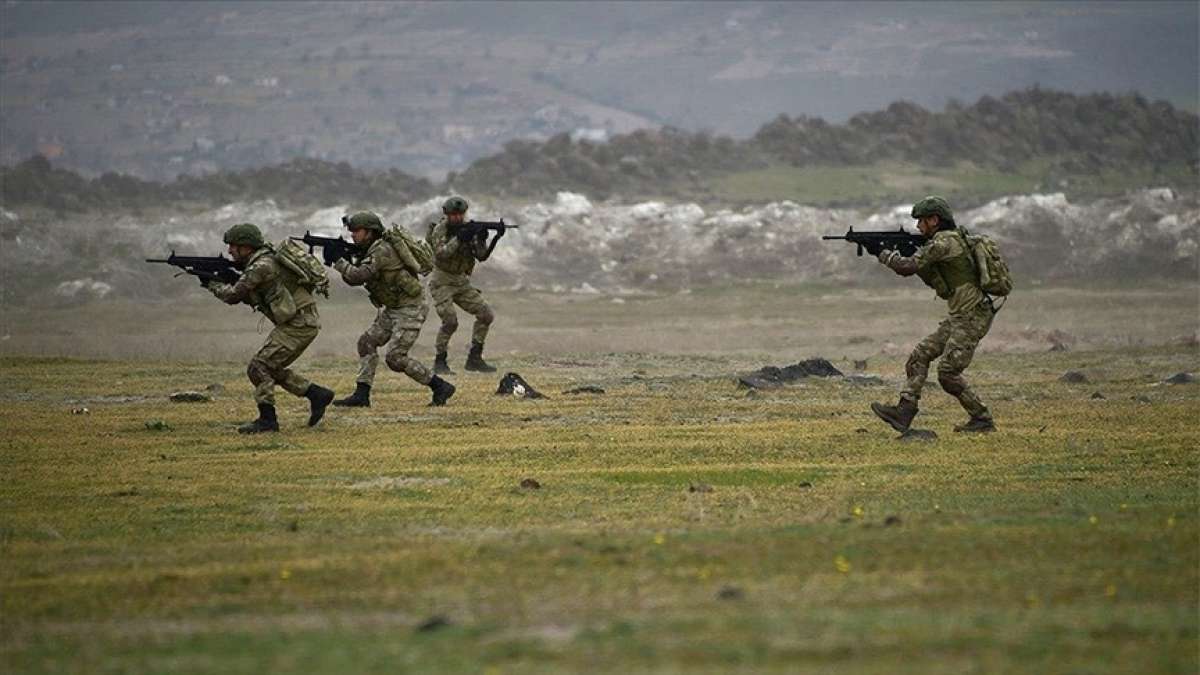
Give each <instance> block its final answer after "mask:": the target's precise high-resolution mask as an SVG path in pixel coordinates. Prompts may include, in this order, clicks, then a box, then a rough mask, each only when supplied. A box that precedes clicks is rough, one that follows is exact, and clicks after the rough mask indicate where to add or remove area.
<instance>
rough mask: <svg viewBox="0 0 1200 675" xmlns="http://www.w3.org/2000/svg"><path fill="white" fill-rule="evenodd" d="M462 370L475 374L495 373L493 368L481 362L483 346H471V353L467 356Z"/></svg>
mask: <svg viewBox="0 0 1200 675" xmlns="http://www.w3.org/2000/svg"><path fill="white" fill-rule="evenodd" d="M463 370H471V371H474V372H476V373H494V372H496V368H495V366H492V365H490V364H488V362H487V361H484V360H483V345H477V344H472V345H471V351H470V353H468V354H467V364H466V365H465V366H463Z"/></svg>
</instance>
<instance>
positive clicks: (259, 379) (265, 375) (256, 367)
mask: <svg viewBox="0 0 1200 675" xmlns="http://www.w3.org/2000/svg"><path fill="white" fill-rule="evenodd" d="M246 377H248V378H250V383H251V384H253V385H255V386H258V385H260V384H262V383H263V382H266V381H267V380H269V379H271V369H270V368H268V367H267V364H265V363H263V362H262V361H259V360H258V359H252V360H251V361H250V365H248V366H246Z"/></svg>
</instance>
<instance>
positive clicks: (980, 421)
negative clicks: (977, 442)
mask: <svg viewBox="0 0 1200 675" xmlns="http://www.w3.org/2000/svg"><path fill="white" fill-rule="evenodd" d="M954 430H955V431H957V432H959V433H965V434H985V433H987V432H989V431H995V430H996V423H995V422H994V421H992V418H991V417H976V416H974V415H972V416H971V419H969V420H967V423H966V424H959V425H958V426H956V427H954Z"/></svg>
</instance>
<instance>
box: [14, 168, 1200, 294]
mask: <svg viewBox="0 0 1200 675" xmlns="http://www.w3.org/2000/svg"><path fill="white" fill-rule="evenodd" d="M443 198H444V196H443V195H438V196H433V197H430V198H429V199H427V200H424V201H420V202H416V203H406V204H398V205H395V206H393V207H390V208H382V209H380V211H381V213H382V215H383V216H384V217H385V219H387V220H388V221H391V222H396V223H399V224H402V225H404V226H406V227H409V228H410V229H411V230H412V231H414V232H416V233H418V234H424V232H425V230H426V227H427V225H428V223H429V222H431V221H432V220H433V219H434V218H435V217H436V215H437V212H438V205H439V204H440V202H441V200H442V199H443ZM350 208H351V206H350V205H349V204H347V203H335V204H331V205H330V206H328V207H327V208H321V209H295V208H285V207H282V206H280V205H278V204H277V203H275V202H272V201H257V202H251V203H245V202H239V203H231V204H227V205H225V206H222V207H219V208H215V209H207V210H195V211H190V212H180V211H175V210H173V211H170V212H167V211H158V212H153V213H149V212H148V213H146V214H143V215H131V214H125V215H115V216H105V217H98V216H94V215H82V214H81V215H71V216H68V217H66V218H48V217H45V216H21V215H18V214H17V213H15V212H12V211H4V212H3V213H2V214H0V224H2V225H3V227H2V229H0V234H2V238H3V242H2V243H3V246H0V267H2V268H3V269H4V270H5V272H6V273H5V275H4V283H3V286H2V287H0V288H2V290H3V296H2V298H0V301H2V303H3V304H5V305H10V306H11V305H42V304H59V303H76V302H86V301H89V300H94V299H98V298H103V297H126V298H139V299H143V300H152V299H155V298H159V299H164V298H170V297H177V296H179V295H180V294H186V293H196V292H199V291H198V286H196V285H195V284H194V282H193V281H192V280H189V279H173V278H171V276H170V270H168V269H166V268H165V267H162V266H154V265H148V264H145V263H143V262H142V259H143V258H145V257H150V256H153V257H159V256H161V255H164V254H166V253H167V252H168V251H169V250H172V249H173V250H176V251H177V252H179V253H180V254H191V255H215V254H217V253H219V252H221V251H222V250H223V248H224V246H223V245H222V244H221V232H222V231H223V230H224V229H225V228H227V227H229V226H230V225H232V224H234V223H238V222H244V221H247V220H249V221H252V222H255V223H258V224H259V225H260V226H261V227H263V229H264V230H265V232H266V233H267V235H268V236H269V237H270V238H271V239H274V240H280V239H282V238H284V237H286V236H288V235H299V234H303V233H304V232H305V231H306V230H312V231H314V232H321V233H329V234H336V233H337V232H338V230H339V228H340V223H339V217H340V216H341V214H343V213H345V212H346V211H347V210H349V209H350ZM908 208H909V205H907V204H905V205H898V206H896V207H895V208H890V209H884V210H880V211H863V210H857V209H823V208H815V207H811V206H804V205H801V204H796V203H793V202H788V201H782V202H773V203H768V204H761V205H758V206H754V207H747V208H742V209H705V208H704V207H702V206H700V205H698V204H695V203H667V202H638V203H606V204H597V203H594V202H592V201H591V200H589V199H588V198H587V197H585V196H583V195H580V194H577V193H569V192H563V193H559V194H558V195H557V196H556V197H555V198H554V199H552V200H548V201H538V202H513V201H507V200H495V199H491V200H489V199H485V200H481V201H480V202H478V203H477V204H476V205H475V206H474V207H473V210H474V211H475V212H476V213H477V214H478V215H479V216H482V217H488V218H491V217H504V218H505V219H506V220H507V221H508V222H510V223H512V224H518V225H520V226H521V229H520V230H518V231H514V232H512V233H510V234H508V235H507V236H506V237H505V239H504V241H503V242H501V244H500V246H499V247H498V248H497V250H496V253H495V254H494V256H493V258H492V260H491V261H490V262H488V263H487V264H486V265H483V266H481V268H480V271H479V276H480V278H481V281H482V283H484V284H486V285H489V286H492V287H496V286H506V287H523V288H538V289H546V290H553V291H558V292H579V293H610V294H618V295H619V294H625V293H636V292H639V291H642V290H654V291H678V290H687V289H691V288H693V287H702V286H705V285H711V284H725V283H730V282H741V281H749V280H773V281H780V282H789V283H790V282H805V281H824V282H835V283H848V284H860V285H861V284H866V285H871V284H884V283H891V282H892V281H893V277H892V276H891V275H890V274H889V273H888V272H887V271H886V270H884V269H883V268H882V267H881V266H880V265H878V264H877V263H875V262H874V261H873V260H871V259H870V258H865V257H864V258H858V257H856V256H855V254H854V247H853V246H851V245H848V244H845V243H843V242H826V241H822V240H821V239H820V236H821V235H823V234H829V233H843V232H844V231H845V230H846V229H847V228H849V227H850V226H854V227H855V228H856V229H895V228H896V227H899V226H905V227H908V228H911V223H912V221H911V219H910V218H909V217H908ZM957 217H958V220H959V222H960V223H961V224H963V225H964V226H966V227H969V228H971V229H973V230H977V231H979V232H983V233H987V234H989V235H991V236H993V237H995V238H996V239H997V240H998V241H999V242H1000V243H1001V245H1002V247H1003V251H1004V252H1005V253H1006V255H1007V256H1008V258H1009V259H1010V262H1011V265H1012V267H1013V270H1014V274H1015V275H1016V279H1017V284H1018V290H1019V289H1020V288H1021V287H1022V286H1027V285H1029V284H1034V283H1039V282H1069V283H1070V282H1078V283H1097V282H1102V281H1104V280H1110V281H1117V282H1121V283H1130V282H1134V281H1144V280H1154V279H1167V280H1176V281H1192V282H1194V280H1195V278H1196V269H1197V265H1198V264H1200V202H1198V199H1197V194H1196V193H1195V192H1194V191H1193V192H1191V193H1187V194H1182V195H1181V194H1176V193H1175V192H1173V191H1172V190H1169V189H1155V190H1142V191H1139V192H1136V193H1132V194H1129V195H1126V196H1123V197H1119V198H1112V199H1102V200H1097V201H1092V202H1086V203H1075V202H1071V201H1069V200H1068V199H1067V198H1066V197H1065V196H1064V195H1062V194H1061V193H1056V194H1031V195H1020V196H1010V197H1004V198H1001V199H997V200H994V201H991V202H988V203H985V204H983V205H981V206H979V207H977V208H969V209H959V211H958V213H957ZM335 287H337V288H336V290H337V293H346V292H347V291H346V290H345V289H344V288H343V287H342V285H341V284H335ZM335 297H336V295H335Z"/></svg>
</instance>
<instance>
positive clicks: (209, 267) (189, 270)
mask: <svg viewBox="0 0 1200 675" xmlns="http://www.w3.org/2000/svg"><path fill="white" fill-rule="evenodd" d="M146 262H148V263H165V264H167V265H171V266H173V267H178V268H179V269H181V270H183V271H182V272H180V273H179V274H176V275H175V276H180V275H181V274H190V275H192V276H194V277H200V285H201V286H208V284H209V282H212V281H220V282H221V283H225V284H236V283H237V281H238V279H240V278H241V276H242V274H241V272H238V269H237V268H236V267H234V265H233V261H232V260H230V259H229V258H226V257H225V256H223V255H219V256H215V257H212V258H207V257H204V256H183V255H175V251H171V255H169V256H167V257H166V258H165V259H164V258H146Z"/></svg>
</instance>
